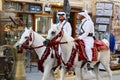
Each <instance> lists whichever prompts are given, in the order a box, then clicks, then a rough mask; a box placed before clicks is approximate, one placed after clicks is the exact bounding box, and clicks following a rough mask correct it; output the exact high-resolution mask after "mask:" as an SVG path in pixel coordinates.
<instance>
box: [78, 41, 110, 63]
mask: <svg viewBox="0 0 120 80" xmlns="http://www.w3.org/2000/svg"><path fill="white" fill-rule="evenodd" d="M77 43H78V46H79V51H80V52H82V53H80V55H79V57H78V59H79V61H80V60H83V59H86V60H88V57H87V55H86V52H85V45H84V42H83V41H82V40H80V41H79V42H78V41H77ZM107 49H108V46H107V45H106V44H105V43H104V42H103V41H101V40H95V41H94V48H92V61H97V59H98V52H99V51H101V50H107Z"/></svg>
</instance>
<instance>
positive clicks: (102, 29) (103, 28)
mask: <svg viewBox="0 0 120 80" xmlns="http://www.w3.org/2000/svg"><path fill="white" fill-rule="evenodd" d="M106 30H107V25H99V26H98V31H106Z"/></svg>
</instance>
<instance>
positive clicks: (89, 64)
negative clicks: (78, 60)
mask: <svg viewBox="0 0 120 80" xmlns="http://www.w3.org/2000/svg"><path fill="white" fill-rule="evenodd" d="M87 68H88V70H92V69H93V67H91V61H88V62H87Z"/></svg>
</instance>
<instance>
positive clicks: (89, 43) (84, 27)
mask: <svg viewBox="0 0 120 80" xmlns="http://www.w3.org/2000/svg"><path fill="white" fill-rule="evenodd" d="M79 32H80V33H82V34H80V35H79V36H78V38H79V39H82V40H83V41H84V43H85V51H86V54H87V56H88V60H89V61H92V50H91V48H93V44H94V39H93V37H92V36H88V34H89V33H92V34H93V36H94V25H93V23H91V21H90V20H88V19H86V18H84V19H83V20H82V22H81V23H80V25H79Z"/></svg>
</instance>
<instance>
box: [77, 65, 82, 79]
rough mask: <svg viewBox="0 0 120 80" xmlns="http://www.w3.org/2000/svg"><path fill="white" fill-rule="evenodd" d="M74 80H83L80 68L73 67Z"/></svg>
mask: <svg viewBox="0 0 120 80" xmlns="http://www.w3.org/2000/svg"><path fill="white" fill-rule="evenodd" d="M75 76H76V77H75V80H83V76H82V68H80V67H75Z"/></svg>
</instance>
